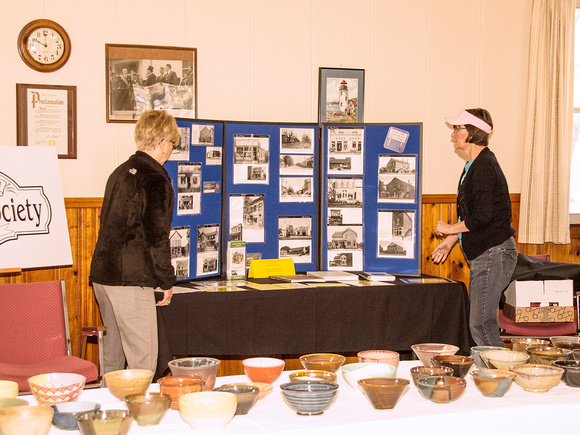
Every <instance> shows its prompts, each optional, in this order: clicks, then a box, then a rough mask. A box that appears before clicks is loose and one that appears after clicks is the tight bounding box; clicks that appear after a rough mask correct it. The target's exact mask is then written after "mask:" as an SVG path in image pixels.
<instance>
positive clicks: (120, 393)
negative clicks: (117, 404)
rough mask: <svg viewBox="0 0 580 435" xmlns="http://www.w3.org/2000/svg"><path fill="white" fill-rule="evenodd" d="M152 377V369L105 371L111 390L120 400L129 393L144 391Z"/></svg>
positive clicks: (106, 381)
mask: <svg viewBox="0 0 580 435" xmlns="http://www.w3.org/2000/svg"><path fill="white" fill-rule="evenodd" d="M152 379H153V372H152V371H151V370H140V369H127V370H115V371H113V372H109V373H105V383H106V384H107V387H108V388H109V392H110V393H111V394H112V395H113V396H115V397H116V398H117V399H119V400H125V396H127V395H128V394H138V393H144V392H145V391H147V388H149V385H150V384H151V380H152ZM105 417H106V416H105Z"/></svg>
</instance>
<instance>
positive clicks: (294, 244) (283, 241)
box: [278, 216, 312, 263]
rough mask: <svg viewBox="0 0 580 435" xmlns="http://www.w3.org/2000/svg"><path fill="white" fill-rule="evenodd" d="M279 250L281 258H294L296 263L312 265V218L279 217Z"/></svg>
mask: <svg viewBox="0 0 580 435" xmlns="http://www.w3.org/2000/svg"><path fill="white" fill-rule="evenodd" d="M278 250H279V255H280V258H292V259H293V260H294V263H311V262H312V216H279V217H278Z"/></svg>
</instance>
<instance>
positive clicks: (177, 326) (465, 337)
mask: <svg viewBox="0 0 580 435" xmlns="http://www.w3.org/2000/svg"><path fill="white" fill-rule="evenodd" d="M158 299H161V295H158ZM157 317H158V320H157V321H158V326H159V358H158V365H157V377H158V376H161V375H162V374H163V373H164V372H165V371H166V370H167V363H168V362H169V361H170V360H171V359H173V358H174V356H176V355H196V356H209V357H217V358H219V357H224V356H265V355H301V354H305V353H312V352H332V353H351V352H358V351H360V350H365V349H388V350H395V351H409V350H410V347H411V345H412V344H415V343H425V342H437V343H448V344H454V345H456V346H459V348H460V351H459V352H458V353H460V354H467V355H468V354H469V350H470V347H471V345H472V343H471V338H470V335H469V320H468V318H469V301H468V296H467V290H466V288H465V285H464V284H463V283H461V282H446V283H434V284H431V283H430V284H407V283H403V282H400V281H398V280H397V281H396V282H395V283H394V284H392V285H381V286H372V287H371V286H369V287H351V286H348V287H340V286H336V287H311V288H301V289H288V290H250V291H235V292H192V293H177V294H174V295H173V300H172V303H171V305H169V306H165V307H158V309H157ZM232 359H236V358H232Z"/></svg>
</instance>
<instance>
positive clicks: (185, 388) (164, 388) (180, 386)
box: [157, 375, 203, 410]
mask: <svg viewBox="0 0 580 435" xmlns="http://www.w3.org/2000/svg"><path fill="white" fill-rule="evenodd" d="M157 383H158V384H159V391H160V392H161V393H165V394H169V395H170V396H171V404H170V405H169V407H170V408H171V409H176V410H177V409H179V398H180V397H181V396H183V395H184V394H189V393H197V392H199V391H202V389H203V378H202V377H201V376H194V375H184V376H165V377H164V378H161V379H158V380H157Z"/></svg>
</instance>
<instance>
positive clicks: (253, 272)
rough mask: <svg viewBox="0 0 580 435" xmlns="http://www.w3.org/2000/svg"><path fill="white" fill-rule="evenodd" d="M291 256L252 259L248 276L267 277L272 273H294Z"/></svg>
mask: <svg viewBox="0 0 580 435" xmlns="http://www.w3.org/2000/svg"><path fill="white" fill-rule="evenodd" d="M295 274H296V270H295V269H294V260H293V259H292V258H275V259H269V260H252V261H251V262H250V271H249V272H248V278H269V277H270V276H272V275H295Z"/></svg>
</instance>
